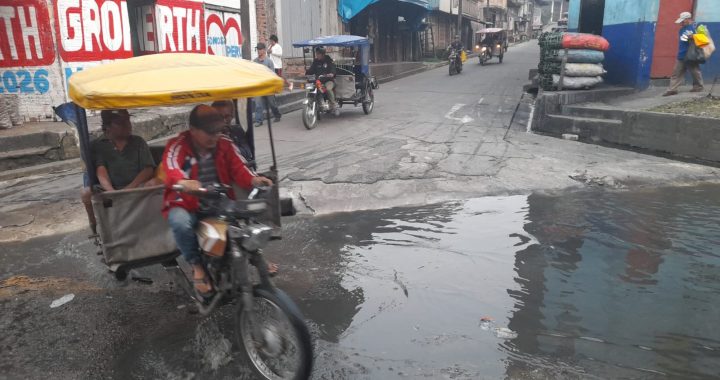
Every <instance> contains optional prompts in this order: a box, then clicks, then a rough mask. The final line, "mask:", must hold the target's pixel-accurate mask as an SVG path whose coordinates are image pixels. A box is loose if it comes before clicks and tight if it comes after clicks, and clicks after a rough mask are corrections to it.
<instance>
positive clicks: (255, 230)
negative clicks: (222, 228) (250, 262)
mask: <svg viewBox="0 0 720 380" xmlns="http://www.w3.org/2000/svg"><path fill="white" fill-rule="evenodd" d="M271 236H272V228H270V227H268V226H262V225H261V226H251V227H249V228H248V229H247V230H246V231H245V236H244V238H243V240H242V243H241V245H242V247H243V248H245V249H246V250H247V251H250V252H255V251H257V250H258V249H260V248H262V247H264V246H266V245H267V243H268V242H269V241H270V237H271Z"/></svg>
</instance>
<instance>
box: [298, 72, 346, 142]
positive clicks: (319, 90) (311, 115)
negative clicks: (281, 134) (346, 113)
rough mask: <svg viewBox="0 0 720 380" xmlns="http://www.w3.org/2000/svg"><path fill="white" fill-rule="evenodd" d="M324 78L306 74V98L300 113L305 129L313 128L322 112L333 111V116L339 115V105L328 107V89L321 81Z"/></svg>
mask: <svg viewBox="0 0 720 380" xmlns="http://www.w3.org/2000/svg"><path fill="white" fill-rule="evenodd" d="M324 78H325V76H324V75H319V76H318V77H317V78H316V77H315V76H314V75H308V76H307V84H306V85H305V92H306V99H305V101H304V107H303V114H302V121H303V125H305V128H307V129H313V128H315V127H316V126H317V123H318V121H319V120H320V119H322V115H323V114H328V113H333V114H334V115H335V116H340V107H338V106H337V105H335V107H334V108H330V100H329V99H328V96H327V92H328V89H327V88H326V87H325V84H324V83H323V82H322V79H324Z"/></svg>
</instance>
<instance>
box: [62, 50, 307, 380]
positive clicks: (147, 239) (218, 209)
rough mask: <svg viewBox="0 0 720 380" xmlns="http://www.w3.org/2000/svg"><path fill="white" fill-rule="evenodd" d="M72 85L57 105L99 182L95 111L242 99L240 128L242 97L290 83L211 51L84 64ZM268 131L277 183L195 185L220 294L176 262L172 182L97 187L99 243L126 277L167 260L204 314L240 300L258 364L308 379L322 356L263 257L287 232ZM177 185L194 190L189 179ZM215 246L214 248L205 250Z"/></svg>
mask: <svg viewBox="0 0 720 380" xmlns="http://www.w3.org/2000/svg"><path fill="white" fill-rule="evenodd" d="M68 87H69V96H70V98H71V99H72V102H71V103H66V104H64V105H62V106H60V107H57V108H56V113H57V114H58V115H60V116H61V117H62V118H63V120H65V121H67V122H70V123H71V124H75V126H76V128H77V131H78V136H79V140H80V149H81V156H82V159H83V161H84V162H85V166H86V170H87V173H86V174H87V176H88V178H89V182H90V183H89V184H90V185H97V184H98V180H97V178H96V175H95V168H94V165H93V160H92V159H91V152H90V133H89V129H88V122H87V113H86V110H103V109H133V108H145V107H159V106H178V105H189V104H196V103H206V102H211V101H215V100H233V101H234V103H235V124H236V126H235V127H239V128H242V126H240V124H241V123H240V115H239V112H238V109H239V108H238V101H237V99H241V98H252V97H264V96H268V95H272V94H275V93H279V92H280V91H282V87H283V81H282V79H281V78H279V77H278V76H277V75H275V73H273V72H271V71H270V70H268V69H267V68H266V67H265V66H263V65H259V64H256V63H252V62H249V61H246V60H240V59H233V58H226V57H220V56H211V55H203V54H157V55H148V56H142V57H136V58H129V59H126V60H120V61H115V62H113V63H109V64H104V65H100V66H97V67H93V68H89V69H87V70H83V71H81V72H78V73H76V74H74V75H73V76H72V77H71V78H70V80H69V86H68ZM264 99H266V98H264ZM245 108H246V109H247V114H246V122H245V125H246V126H247V130H246V132H245V135H246V137H247V140H248V141H247V143H248V145H249V146H250V147H251V150H252V155H253V157H252V158H253V159H254V158H255V157H254V156H255V144H254V134H253V122H252V117H253V115H252V107H250V106H248V107H245ZM265 108H266V109H268V108H269V107H265ZM268 132H269V134H270V148H271V153H272V166H271V167H270V169H269V170H268V171H267V172H265V173H262V175H265V176H266V177H268V178H270V179H272V180H273V182H274V183H275V185H274V186H272V187H271V188H265V189H254V190H253V191H252V192H251V193H250V195H249V197H247V199H244V200H242V199H238V200H235V199H232V197H231V196H230V194H231V191H230V187H229V186H228V184H216V185H213V186H211V187H208V188H205V189H201V190H200V191H197V192H196V193H194V195H197V196H199V197H207V198H208V199H209V200H210V201H209V203H208V204H211V205H212V206H211V207H210V208H209V209H208V210H206V214H205V215H206V217H208V218H209V219H208V220H209V221H210V222H211V223H210V224H211V225H212V226H213V228H214V230H213V231H214V233H215V234H216V236H209V235H208V234H207V232H213V231H204V232H205V235H204V236H205V238H206V239H207V238H209V237H210V238H212V239H214V240H212V242H211V243H212V244H209V245H208V244H203V241H202V240H200V243H201V244H200V245H201V246H202V247H203V248H202V253H203V254H202V255H201V256H202V257H203V262H204V264H205V267H206V268H207V272H208V276H209V278H210V280H211V282H212V284H213V287H214V289H215V293H214V295H212V296H211V297H209V298H203V297H200V296H199V295H198V294H197V293H196V292H194V288H193V286H192V284H191V283H190V281H189V280H188V277H187V276H186V274H185V272H184V271H183V269H182V268H181V266H180V265H179V263H178V261H176V258H177V256H178V255H179V252H178V250H177V247H176V245H175V241H174V239H173V235H172V233H171V231H170V228H169V225H168V222H167V221H166V220H165V218H163V216H162V214H161V209H162V205H163V201H162V199H163V191H164V190H165V186H162V185H161V186H155V187H143V188H138V189H131V190H119V191H99V190H94V193H93V195H92V204H93V208H94V212H95V216H96V219H97V222H98V233H99V237H97V243H98V245H99V246H100V247H101V249H102V255H103V260H104V262H105V264H106V265H107V266H108V268H109V269H110V270H111V271H113V272H114V273H115V276H116V277H117V278H118V279H120V280H122V279H124V278H125V277H126V276H127V273H128V271H129V270H130V269H132V268H139V267H144V266H148V265H154V264H161V265H162V266H163V267H165V269H167V270H168V271H169V272H170V273H171V274H172V275H174V276H175V278H176V280H177V282H176V283H178V284H180V285H181V287H182V288H183V289H185V290H186V291H187V293H188V295H189V296H190V297H191V298H192V299H193V300H194V303H195V305H196V307H197V310H198V311H199V312H200V313H201V314H203V315H207V314H209V313H211V312H212V311H213V310H214V309H215V308H216V307H219V306H220V305H225V304H232V303H234V304H235V305H236V307H237V310H236V313H235V317H236V318H235V324H236V326H235V332H236V339H237V343H238V345H239V346H240V347H241V351H243V352H244V353H245V354H246V356H247V358H248V361H249V363H250V364H251V367H252V368H253V369H254V371H255V372H256V373H257V374H258V375H260V376H261V377H262V378H267V379H305V378H307V377H308V376H309V375H310V372H311V370H312V359H313V357H312V346H311V342H310V335H309V332H308V329H307V326H306V325H305V323H304V318H303V317H302V315H301V314H300V312H299V310H298V308H297V307H296V306H295V305H294V303H293V302H292V300H291V299H290V298H289V297H288V296H287V295H286V294H285V293H284V292H282V291H281V290H279V289H278V288H276V287H275V286H274V285H273V283H272V281H271V279H270V275H269V273H268V265H267V262H266V261H265V259H264V258H263V255H262V248H263V247H265V246H266V245H267V244H268V242H269V241H270V240H272V239H273V238H277V237H278V234H277V232H278V230H279V227H280V215H281V209H280V205H279V204H280V200H279V192H278V186H277V179H278V172H277V164H276V158H275V148H274V144H273V138H272V137H273V136H272V125H271V118H270V117H268ZM161 154H162V148H160V149H154V150H153V155H154V156H155V157H156V161H157V160H158V157H160V155H161ZM252 162H253V163H252V165H256V164H255V163H254V161H252ZM94 188H95V189H96V187H95V186H94ZM172 190H173V191H177V192H182V191H185V190H184V189H183V188H182V186H180V187H177V186H175V187H173V188H172ZM258 194H262V195H261V196H259V195H258ZM200 224H203V223H200ZM218 232H219V235H218ZM210 235H212V234H210ZM208 246H211V248H210V249H207V250H206V247H208Z"/></svg>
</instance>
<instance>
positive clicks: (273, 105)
mask: <svg viewBox="0 0 720 380" xmlns="http://www.w3.org/2000/svg"><path fill="white" fill-rule="evenodd" d="M255 49H256V50H257V53H258V57H257V58H255V62H257V63H260V64H263V65H265V66H267V68H269V69H270V70H273V71H275V65H274V64H273V61H272V59H270V58H269V57H268V55H267V49H266V46H265V44H264V43H262V42H258V44H257V46H255ZM267 99H268V105H269V106H270V110H271V111H272V113H273V116H274V118H273V121H274V122H276V123H277V122H278V121H280V110H279V109H278V107H277V101H276V100H275V95H268V96H267ZM253 103H255V126H256V127H259V126H261V125H263V122H264V115H263V113H264V110H265V107H264V103H265V102H264V101H263V98H255V99H253Z"/></svg>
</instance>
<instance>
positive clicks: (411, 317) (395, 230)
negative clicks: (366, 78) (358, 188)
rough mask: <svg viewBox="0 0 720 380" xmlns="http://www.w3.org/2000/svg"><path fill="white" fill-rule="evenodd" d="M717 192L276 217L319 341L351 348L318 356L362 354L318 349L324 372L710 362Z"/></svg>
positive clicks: (719, 345)
mask: <svg viewBox="0 0 720 380" xmlns="http://www.w3.org/2000/svg"><path fill="white" fill-rule="evenodd" d="M716 194H718V187H700V188H685V189H680V190H678V189H664V190H653V191H643V192H632V193H631V192H627V193H609V192H593V193H577V194H570V195H562V196H548V195H531V196H529V197H526V196H513V197H491V198H482V199H474V200H468V201H465V202H461V203H452V204H444V205H435V206H427V207H422V208H419V209H392V210H384V211H373V212H359V213H351V214H339V215H329V216H325V217H321V218H315V219H312V220H304V221H300V222H296V223H291V224H290V225H288V226H287V228H286V236H285V240H284V242H283V243H282V244H283V248H284V249H288V248H292V249H293V251H294V252H296V253H297V257H294V258H293V259H291V261H292V262H294V263H295V265H296V266H297V267H296V268H295V269H294V270H290V272H291V273H289V274H287V277H286V279H285V280H284V281H287V282H288V283H291V284H292V288H291V289H290V292H291V293H292V295H293V297H295V298H296V299H299V300H300V302H299V303H300V304H301V307H302V308H303V310H304V312H305V313H306V315H307V316H308V317H309V319H311V320H312V321H314V322H315V323H316V324H317V325H318V330H319V331H318V334H319V337H320V339H321V341H325V342H329V343H332V344H334V345H335V346H333V347H335V348H334V349H336V350H338V352H342V353H345V354H348V353H352V354H353V355H354V356H349V357H348V356H346V355H345V356H343V355H339V354H336V353H333V354H328V355H327V356H328V357H337V356H341V357H342V362H343V363H344V364H343V365H345V364H347V365H350V364H354V365H355V366H356V367H358V368H361V369H358V370H357V371H356V372H353V371H349V372H347V371H345V369H343V371H342V373H341V374H340V375H338V373H336V372H329V371H323V370H322V368H323V366H325V367H326V368H329V367H331V366H337V365H338V361H332V360H329V359H327V360H326V359H325V358H324V356H322V355H321V357H320V358H318V365H319V367H320V372H319V373H320V374H321V375H320V376H318V377H320V378H322V377H333V376H340V377H353V376H358V375H360V376H368V374H371V377H375V378H391V377H398V376H430V377H433V376H437V377H441V376H451V377H454V378H476V377H478V376H484V377H490V378H502V377H506V378H512V379H514V378H537V377H538V376H539V377H540V378H587V377H590V378H593V377H598V378H655V377H658V376H664V377H667V378H678V377H683V378H712V377H713V376H716V375H717V374H718V373H720V360H718V359H720V332H719V331H718V329H717V328H716V327H715V324H716V323H717V321H718V320H720V308H719V307H717V305H719V304H720V272H719V271H718V268H717V266H718V264H717V263H718V260H717V259H718V251H717V248H715V247H717V246H718V243H720V229H719V228H718V224H717V223H718V220H719V219H720V217H718V215H720V213H719V211H720V197H718V196H717V195H716ZM278 254H281V253H278ZM288 260H290V259H289V258H288ZM308 269H309V271H308ZM308 272H309V274H308ZM484 317H487V318H484ZM481 319H482V320H483V322H481ZM487 321H490V322H487ZM488 323H489V324H490V325H488ZM488 326H489V327H488ZM508 331H509V332H510V333H516V334H517V335H516V336H514V334H509V335H508V333H507V332H508ZM493 332H495V333H493ZM348 363H350V364H348ZM400 372H402V374H400ZM325 375H327V376H325Z"/></svg>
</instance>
